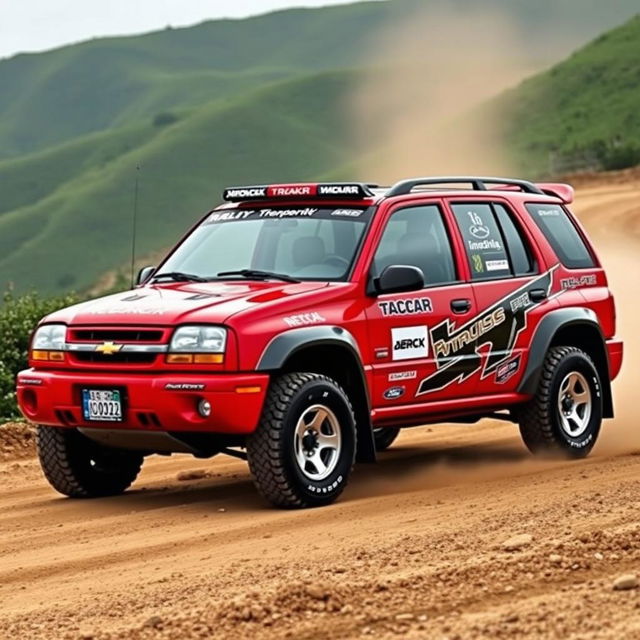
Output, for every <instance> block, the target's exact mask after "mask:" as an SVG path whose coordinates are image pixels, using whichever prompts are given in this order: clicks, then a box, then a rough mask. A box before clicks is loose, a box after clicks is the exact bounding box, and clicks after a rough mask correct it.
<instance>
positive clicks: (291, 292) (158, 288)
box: [45, 281, 328, 325]
mask: <svg viewBox="0 0 640 640" xmlns="http://www.w3.org/2000/svg"><path fill="white" fill-rule="evenodd" d="M326 286H328V283H326V282H300V283H291V284H290V283H283V282H277V283H276V282H253V281H252V282H235V281H234V282H219V281H218V282H208V283H171V284H161V285H151V286H144V287H139V288H137V289H134V290H132V291H125V292H123V293H117V294H115V295H110V296H106V297H104V298H98V299H96V300H91V301H89V302H83V303H80V304H76V305H74V306H72V307H67V308H66V309H62V310H60V311H57V312H55V313H52V314H51V315H49V316H47V318H46V319H45V320H46V322H63V323H65V324H68V325H103V324H122V325H175V324H182V323H185V322H207V323H210V322H213V323H224V322H225V321H226V320H227V318H229V317H230V316H232V315H234V314H236V313H239V312H241V311H244V310H246V309H249V308H255V306H256V305H260V304H265V303H273V302H275V301H277V300H286V299H290V298H293V297H295V296H300V295H303V294H305V293H308V292H311V291H316V290H318V289H321V288H324V287H326Z"/></svg>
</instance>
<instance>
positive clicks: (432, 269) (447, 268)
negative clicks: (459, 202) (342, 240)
mask: <svg viewBox="0 0 640 640" xmlns="http://www.w3.org/2000/svg"><path fill="white" fill-rule="evenodd" d="M392 264H406V265H411V266H414V267H418V268H419V269H422V273H423V274H424V280H425V283H426V284H427V285H430V286H431V285H436V284H446V283H449V282H455V281H456V279H457V276H456V269H455V264H454V259H453V252H452V251H451V243H450V242H449V236H448V234H447V230H446V227H445V224H444V221H443V219H442V213H441V212H440V209H439V207H438V206H437V205H424V206H418V207H411V208H409V209H401V210H400V211H396V212H395V213H393V214H392V215H391V218H390V219H389V221H388V223H387V226H386V228H385V230H384V234H383V235H382V239H381V240H380V244H379V245H378V250H377V251H376V256H375V258H374V267H375V270H376V273H378V274H380V273H382V271H384V269H385V268H386V267H388V266H390V265H392Z"/></svg>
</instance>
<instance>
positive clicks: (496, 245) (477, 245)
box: [467, 238, 502, 251]
mask: <svg viewBox="0 0 640 640" xmlns="http://www.w3.org/2000/svg"><path fill="white" fill-rule="evenodd" d="M467 244H468V245H469V250H470V251H502V243H501V242H498V241H497V240H494V239H493V238H492V239H491V240H478V242H473V241H472V240H468V241H467Z"/></svg>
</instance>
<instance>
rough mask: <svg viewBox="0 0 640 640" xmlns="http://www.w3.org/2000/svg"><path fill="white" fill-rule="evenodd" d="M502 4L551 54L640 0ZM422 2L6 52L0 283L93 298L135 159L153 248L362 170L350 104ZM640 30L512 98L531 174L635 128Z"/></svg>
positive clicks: (146, 243) (530, 47) (142, 217)
mask: <svg viewBox="0 0 640 640" xmlns="http://www.w3.org/2000/svg"><path fill="white" fill-rule="evenodd" d="M493 2H494V4H496V5H497V6H499V7H500V6H508V7H509V8H510V11H512V12H513V15H514V16H515V18H514V19H517V21H518V22H520V24H521V26H522V28H523V29H526V30H527V32H529V33H530V32H537V33H539V34H540V37H538V38H530V37H528V38H524V39H523V47H525V49H526V51H527V55H529V57H530V60H532V61H534V60H537V61H540V60H545V56H546V55H549V54H548V52H547V51H546V45H547V44H548V42H549V39H550V38H551V39H553V37H552V34H553V33H556V35H557V32H558V30H559V29H560V28H561V27H560V26H559V25H560V24H561V23H563V20H562V19H561V18H563V17H564V18H565V19H564V24H565V25H566V24H568V23H569V22H570V23H571V29H570V30H569V31H567V32H566V40H567V42H572V41H573V40H575V39H578V40H579V41H583V39H584V37H585V34H590V33H591V32H592V31H594V32H595V31H598V27H597V24H609V23H610V21H612V20H615V19H616V16H618V17H620V16H621V15H622V14H625V15H627V16H628V15H630V14H631V13H632V6H634V4H635V2H636V0H633V2H630V1H627V0H620V2H619V3H618V4H617V5H616V8H615V9H614V8H611V7H608V8H607V11H608V12H607V13H606V15H603V9H602V7H601V6H600V2H599V0H563V2H560V3H558V2H557V0H541V1H540V2H538V3H535V4H534V3H531V2H529V0H493ZM446 5H447V7H448V8H449V9H451V7H456V8H458V9H460V10H463V9H464V8H465V7H468V6H472V5H473V6H477V3H476V2H473V0H448V1H447V3H446ZM412 6H420V7H422V6H424V3H423V2H419V1H418V0H394V1H393V2H365V3H360V4H356V5H346V6H339V7H331V8H324V9H316V10H291V11H284V12H278V13H274V14H270V15H267V16H260V17H257V18H252V19H248V20H239V21H214V22H207V23H203V24H202V25H199V26H197V27H191V28H188V29H176V30H165V31H162V32H159V33H153V34H148V35H145V36H138V37H131V38H110V39H102V40H95V41H91V42H87V43H83V44H79V45H74V46H69V47H64V48H61V49H58V50H55V51H52V52H47V53H43V54H31V55H20V56H16V57H14V58H11V59H9V60H5V61H0V86H2V88H3V90H2V91H0V158H2V157H3V156H4V159H2V160H0V289H1V288H2V287H3V286H4V284H5V283H6V282H13V283H14V284H15V286H16V288H17V289H18V290H20V291H24V290H26V289H32V288H35V289H37V290H39V291H41V292H43V293H54V292H60V291H65V290H69V289H75V290H83V289H86V288H88V287H90V286H91V285H92V284H93V283H94V282H95V281H96V280H97V279H98V278H99V277H100V276H101V275H102V274H103V273H104V272H105V271H107V270H111V269H114V268H117V267H120V266H122V265H124V264H126V262H127V260H128V257H129V251H130V242H131V238H130V236H131V215H132V204H133V189H134V183H135V176H136V167H137V166H139V167H140V170H139V172H138V175H139V182H140V191H139V195H140V198H139V231H140V232H139V238H138V248H139V253H140V254H146V253H151V252H156V251H158V249H161V248H163V247H167V246H169V245H171V244H172V243H173V242H174V241H175V239H176V238H177V237H179V235H180V234H181V233H182V232H183V231H184V229H186V228H187V227H188V226H189V225H190V224H191V223H193V222H194V221H195V220H196V219H197V218H198V216H199V215H201V213H202V212H204V211H206V210H207V209H208V208H210V207H211V206H212V205H214V204H215V203H216V202H217V199H218V197H219V194H220V192H221V190H222V189H223V188H224V187H225V186H227V185H230V184H239V183H254V182H263V181H264V182H267V181H277V180H311V179H315V178H317V177H319V176H332V177H348V176H347V175H346V168H349V167H351V168H353V167H356V166H357V161H358V159H357V158H356V157H355V152H354V151H353V148H352V146H351V145H350V140H351V138H350V135H349V134H350V132H349V123H348V122H347V117H346V109H345V104H346V99H347V97H348V96H349V95H350V94H351V92H352V88H353V86H354V84H356V83H358V82H359V81H360V72H359V71H358V70H357V68H358V66H359V65H364V64H365V63H366V62H367V60H366V55H367V53H368V52H369V51H370V38H371V34H372V33H375V31H376V29H378V28H380V27H381V26H382V25H385V24H388V23H389V22H392V21H393V20H395V19H400V18H402V17H406V12H407V10H408V9H409V8H411V7H412ZM578 6H579V7H580V9H581V10H580V11H579V12H576V7H578ZM551 7H553V9H554V11H553V12H551V11H550V8H551ZM461 15H464V13H462V14H461ZM569 15H570V16H572V17H573V20H572V21H568V20H567V19H566V18H567V16H569ZM622 17H624V15H622ZM637 24H638V20H637V19H636V20H634V21H632V22H631V23H629V24H628V25H626V26H625V27H623V28H621V29H619V30H617V31H614V32H612V33H611V34H609V35H607V36H604V37H602V38H600V39H599V40H598V41H596V42H595V43H593V44H592V45H590V46H589V47H587V48H586V49H584V50H583V51H581V52H579V53H578V54H576V55H575V56H572V57H571V58H570V59H569V60H568V61H567V62H565V63H563V64H561V65H558V66H557V67H555V68H554V69H552V70H551V71H550V72H549V73H546V74H543V75H541V76H539V77H537V78H534V79H533V80H532V81H530V82H527V83H524V84H523V85H522V86H521V87H520V88H518V89H517V90H516V91H514V92H512V93H510V94H509V95H508V96H507V97H506V98H505V99H503V102H502V103H501V106H502V107H503V108H505V109H507V110H508V112H509V119H508V120H505V122H510V123H513V125H512V126H511V125H510V130H509V131H508V132H507V133H508V137H507V139H508V141H509V144H511V145H512V146H513V148H514V149H515V150H516V151H517V153H518V154H519V155H520V157H521V158H524V161H525V164H526V166H527V167H528V168H531V169H532V170H533V169H535V170H538V169H540V167H541V165H542V164H544V160H545V157H546V155H548V151H549V148H550V145H554V144H556V145H557V144H558V141H561V143H562V144H566V146H567V148H570V147H571V145H575V144H577V143H578V142H580V143H582V142H583V141H584V140H583V138H585V136H587V134H585V133H583V132H581V131H580V130H579V128H580V127H582V125H581V124H580V122H584V123H585V125H584V126H585V127H589V128H590V129H593V132H594V134H593V135H594V139H595V136H596V134H597V136H598V137H603V138H610V137H611V136H615V135H618V131H620V130H622V131H623V132H624V131H636V132H637V128H636V129H634V128H633V127H637V120H634V118H637V115H636V113H637V108H631V107H632V106H633V105H632V102H633V98H634V88H635V87H637V86H638V78H637V75H635V76H634V73H637V57H636V58H634V53H633V51H634V50H635V49H634V44H636V45H637V43H638V33H637ZM554 30H555V31H554ZM624 34H627V35H626V36H625V35H624ZM634 38H635V40H634ZM636 49H637V47H636ZM634 65H635V66H634ZM576 73H577V74H578V75H577V77H576V76H575V74H576ZM594 74H595V75H594ZM601 76H602V77H601ZM594 78H595V79H599V80H600V81H599V82H594V81H593V80H594ZM549 95H551V96H552V98H551V99H550V98H549ZM635 95H637V94H635ZM607 101H608V102H607ZM614 101H619V102H620V104H619V105H617V106H615V108H613V107H611V103H612V102H614ZM635 104H636V105H637V104H638V103H637V101H636V103H635ZM607 105H609V107H610V108H611V113H609V112H607ZM580 114H582V115H580ZM580 118H583V119H584V120H583V121H581V120H580ZM605 123H607V124H605ZM634 123H635V124H634ZM567 127H569V129H567ZM571 127H574V129H573V132H574V134H575V136H574V137H575V140H574V138H573V137H571V136H570V135H568V134H567V131H570V130H571V129H570V128H571ZM588 135H591V133H589V134H588ZM636 135H637V133H636ZM375 137H376V133H375V132H372V139H375Z"/></svg>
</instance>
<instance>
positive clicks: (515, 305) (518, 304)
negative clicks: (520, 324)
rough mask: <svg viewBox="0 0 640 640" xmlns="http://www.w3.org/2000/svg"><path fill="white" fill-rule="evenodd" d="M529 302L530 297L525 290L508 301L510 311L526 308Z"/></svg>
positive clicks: (529, 304) (514, 311)
mask: <svg viewBox="0 0 640 640" xmlns="http://www.w3.org/2000/svg"><path fill="white" fill-rule="evenodd" d="M531 304H532V303H531V297H530V296H529V292H528V291H525V292H524V293H523V294H522V295H520V296H518V297H517V298H514V299H513V300H511V301H510V302H509V306H510V307H511V313H516V311H518V310H519V309H526V308H527V307H530V306H531Z"/></svg>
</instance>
